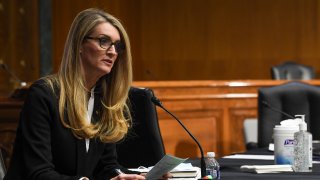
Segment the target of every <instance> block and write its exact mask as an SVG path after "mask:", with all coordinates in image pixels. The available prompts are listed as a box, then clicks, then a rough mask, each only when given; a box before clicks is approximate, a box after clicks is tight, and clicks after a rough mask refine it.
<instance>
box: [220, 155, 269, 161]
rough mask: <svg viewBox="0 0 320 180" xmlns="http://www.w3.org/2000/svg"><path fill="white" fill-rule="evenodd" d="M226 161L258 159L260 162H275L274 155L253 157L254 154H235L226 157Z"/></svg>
mask: <svg viewBox="0 0 320 180" xmlns="http://www.w3.org/2000/svg"><path fill="white" fill-rule="evenodd" d="M222 158H226V159H258V160H274V155H252V154H235V155H230V156H224V157H222Z"/></svg>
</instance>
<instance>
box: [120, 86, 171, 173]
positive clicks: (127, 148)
mask: <svg viewBox="0 0 320 180" xmlns="http://www.w3.org/2000/svg"><path fill="white" fill-rule="evenodd" d="M152 96H153V92H152V90H151V89H145V88H135V87H132V88H131V89H130V92H129V100H130V105H131V116H132V118H133V127H132V128H131V129H130V130H129V133H128V135H127V137H126V138H125V139H124V140H123V141H122V142H120V143H119V144H118V145H117V153H118V161H119V163H120V164H121V165H122V166H124V167H127V168H137V167H139V166H145V167H149V166H153V165H155V164H156V163H157V162H158V161H159V160H160V159H161V158H162V157H163V156H164V155H165V149H164V145H163V141H162V137H161V133H160V128H159V123H158V116H157V111H156V107H155V105H154V104H153V103H152V102H151V97H152Z"/></svg>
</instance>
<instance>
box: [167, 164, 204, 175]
mask: <svg viewBox="0 0 320 180" xmlns="http://www.w3.org/2000/svg"><path fill="white" fill-rule="evenodd" d="M170 174H171V175H172V177H173V178H196V177H197V176H198V175H199V174H201V173H200V168H198V167H194V166H192V164H191V163H181V164H180V165H178V166H177V167H175V168H174V169H173V170H171V171H170Z"/></svg>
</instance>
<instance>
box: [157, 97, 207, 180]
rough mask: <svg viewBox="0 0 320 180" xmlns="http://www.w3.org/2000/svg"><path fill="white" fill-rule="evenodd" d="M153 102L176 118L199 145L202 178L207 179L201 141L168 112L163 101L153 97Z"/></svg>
mask: <svg viewBox="0 0 320 180" xmlns="http://www.w3.org/2000/svg"><path fill="white" fill-rule="evenodd" d="M151 101H152V102H153V103H154V104H155V105H156V106H159V107H160V108H162V109H163V110H165V111H166V112H167V113H169V114H170V115H171V116H172V117H174V118H175V119H176V120H177V121H178V123H179V124H180V125H181V126H182V127H183V129H184V130H185V131H187V133H188V134H189V135H190V136H191V138H192V139H193V140H194V141H195V142H196V143H197V145H198V147H199V149H200V152H201V161H200V165H201V177H205V176H206V163H205V161H204V155H203V150H202V147H201V145H200V143H199V141H198V140H197V139H196V138H195V137H194V136H193V135H192V134H191V132H190V131H189V130H188V129H187V128H186V127H185V126H184V124H182V122H181V121H180V120H179V119H178V118H177V117H176V116H175V115H174V114H172V113H171V112H170V111H168V110H167V109H166V108H165V107H164V106H163V105H162V103H161V101H160V100H159V99H158V98H157V97H155V96H153V97H151Z"/></svg>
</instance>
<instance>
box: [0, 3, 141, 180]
mask: <svg viewBox="0 0 320 180" xmlns="http://www.w3.org/2000/svg"><path fill="white" fill-rule="evenodd" d="M131 82H132V69H131V52H130V43H129V38H128V36H127V33H126V31H125V29H124V28H123V26H122V25H121V23H120V22H119V21H118V20H117V19H116V18H115V17H113V16H111V15H110V14H107V13H105V12H103V11H101V10H97V9H87V10H84V11H82V12H80V13H79V14H78V15H77V17H76V18H75V19H74V21H73V23H72V25H71V28H70V31H69V34H68V37H67V40H66V44H65V48H64V54H63V58H62V62H61V66H60V69H59V71H58V73H57V74H55V75H51V76H48V77H45V78H42V79H40V80H38V81H36V82H35V83H34V84H33V85H32V86H31V87H30V90H29V94H28V97H27V99H26V100H25V104H24V106H23V109H22V112H21V114H20V122H19V126H18V130H17V137H16V142H15V147H14V151H13V157H12V160H11V166H10V168H9V170H8V172H7V174H6V177H5V180H11V179H12V180H18V179H30V180H31V179H41V180H51V179H52V180H64V179H76V180H79V179H90V180H91V179H110V178H114V179H145V178H144V176H141V175H135V174H132V175H130V174H120V175H118V173H117V172H119V171H117V170H118V169H120V168H121V166H120V165H119V164H118V163H117V161H116V150H115V142H117V141H119V140H120V139H122V138H123V137H124V136H125V135H126V133H127V131H128V128H129V127H130V120H131V118H130V117H129V115H130V113H129V111H128V107H127V105H126V100H127V97H128V92H129V88H130V86H131Z"/></svg>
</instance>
